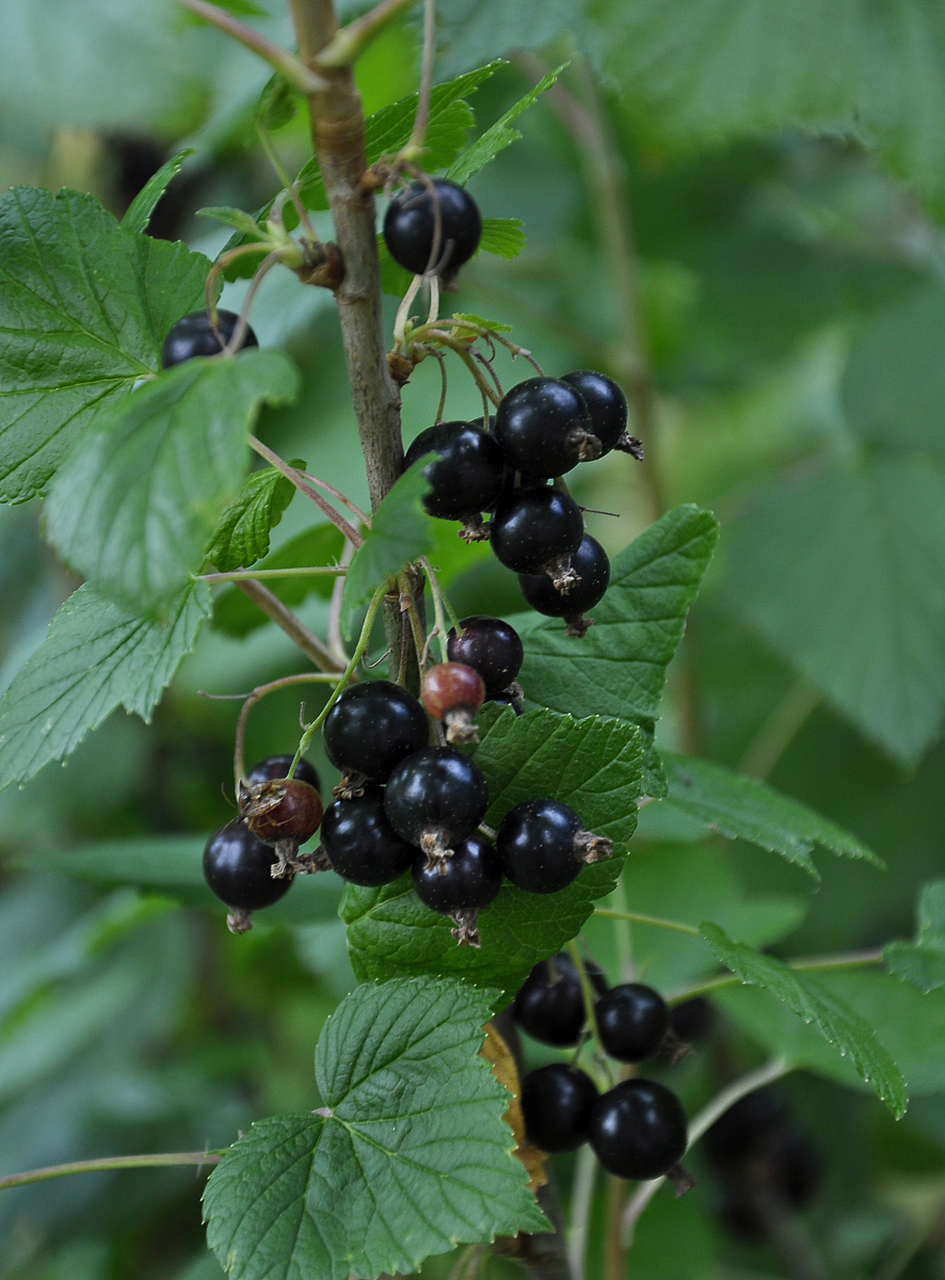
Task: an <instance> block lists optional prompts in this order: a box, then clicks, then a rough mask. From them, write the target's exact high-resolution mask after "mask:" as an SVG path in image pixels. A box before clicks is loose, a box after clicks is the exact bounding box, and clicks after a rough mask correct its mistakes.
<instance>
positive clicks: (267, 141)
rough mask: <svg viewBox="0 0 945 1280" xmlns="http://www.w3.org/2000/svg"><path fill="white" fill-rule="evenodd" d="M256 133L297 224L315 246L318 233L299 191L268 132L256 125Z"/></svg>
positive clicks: (260, 125) (317, 241)
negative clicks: (293, 212)
mask: <svg viewBox="0 0 945 1280" xmlns="http://www.w3.org/2000/svg"><path fill="white" fill-rule="evenodd" d="M256 132H257V133H258V134H259V141H260V142H261V143H262V149H263V151H265V153H266V155H267V157H268V158H269V163H270V164H271V165H272V167H273V169H275V171H276V177H277V178H278V179H279V181H280V182H281V183H282V185H283V187H284V188H285V190H286V192H287V194H288V197H289V199H290V200H291V201H292V205H293V207H294V209H295V212H296V213H297V214H298V217H299V222H300V223H301V225H302V226H303V227H304V228H305V231H306V233H307V234H308V238H309V240H312V241H314V243H315V244H320V243H321V241H320V239H319V235H318V232H317V231H316V230H315V228H314V227H313V226H312V220H311V218H310V217H309V216H308V210H307V209H306V207H305V205H304V204H303V203H302V201H301V198H300V197H299V189H298V187H297V186H296V184H295V182H294V181H293V179H292V178H290V176H289V173H288V170H287V169H286V167H285V165H284V164H283V163H282V161H281V160H280V159H279V153H278V151H277V150H276V147H275V143H274V142H273V141H272V138H270V136H269V130H268V129H266V128H265V127H264V126H263V125H262V124H257V126H256Z"/></svg>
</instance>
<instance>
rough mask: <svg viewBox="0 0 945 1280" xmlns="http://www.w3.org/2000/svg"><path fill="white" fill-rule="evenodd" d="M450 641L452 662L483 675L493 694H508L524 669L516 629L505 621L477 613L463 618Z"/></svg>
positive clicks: (522, 652) (522, 654)
mask: <svg viewBox="0 0 945 1280" xmlns="http://www.w3.org/2000/svg"><path fill="white" fill-rule="evenodd" d="M460 626H461V627H462V635H460V634H458V633H457V631H456V628H455V627H454V628H453V629H452V630H451V631H450V633H449V636H448V637H447V640H446V652H447V654H448V656H449V660H450V662H462V663H464V664H465V665H466V666H467V667H472V669H473V670H474V671H478V672H479V674H480V675H481V676H482V679H483V683H484V684H485V686H486V692H487V694H489V695H492V694H494V693H504V692H505V690H506V689H508V687H509V685H511V684H512V682H513V681H514V680H515V679H516V677H517V676H518V673H519V672H520V671H521V669H522V663H523V661H524V659H525V650H524V648H523V647H522V640H521V637H520V636H519V634H518V632H517V631H516V630H515V628H514V627H512V626H510V625H509V624H508V623H507V622H503V620H502V619H501V618H490V617H488V616H487V615H486V614H481V613H476V614H473V615H472V616H471V617H469V618H463V620H462V622H461V623H460Z"/></svg>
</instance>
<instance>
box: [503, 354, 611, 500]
mask: <svg viewBox="0 0 945 1280" xmlns="http://www.w3.org/2000/svg"><path fill="white" fill-rule="evenodd" d="M495 437H496V440H498V442H499V444H500V445H501V446H502V452H503V453H504V454H505V457H506V460H507V461H508V464H509V466H510V467H511V468H512V469H513V470H515V471H522V472H525V473H526V474H528V475H532V476H541V477H543V478H545V479H548V480H550V479H552V478H553V477H554V476H561V475H564V473H565V472H566V471H570V470H571V469H572V467H576V466H577V464H578V463H579V462H593V461H594V459H595V458H599V457H600V456H601V453H602V452H603V447H602V445H601V442H600V440H598V438H597V436H596V435H595V434H594V430H593V427H592V424H591V418H590V415H589V414H588V411H587V406H586V405H585V403H584V400H583V398H582V396H581V394H580V392H579V391H578V390H577V389H576V388H575V387H573V386H571V385H569V383H567V382H565V381H563V380H562V379H560V378H528V379H527V380H526V381H525V382H520V383H519V384H518V386H515V387H513V388H512V389H511V391H509V392H508V393H507V394H506V395H505V396H503V398H502V400H501V401H500V402H499V406H498V408H497V409H496V412H495Z"/></svg>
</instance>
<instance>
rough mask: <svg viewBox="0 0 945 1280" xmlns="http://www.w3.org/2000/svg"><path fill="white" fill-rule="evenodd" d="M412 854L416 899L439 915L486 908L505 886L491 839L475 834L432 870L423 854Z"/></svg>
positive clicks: (462, 842) (414, 851)
mask: <svg viewBox="0 0 945 1280" xmlns="http://www.w3.org/2000/svg"><path fill="white" fill-rule="evenodd" d="M413 853H414V855H415V857H414V864H413V887H414V889H416V891H417V897H418V898H419V899H420V901H421V902H422V903H423V904H424V905H425V906H427V907H429V908H430V909H431V910H432V911H438V912H439V913H440V915H449V913H450V912H451V911H468V910H473V909H475V908H478V907H487V906H488V905H489V903H490V902H492V901H494V899H495V897H496V895H497V894H498V892H499V889H500V888H501V887H502V868H501V867H500V866H499V855H498V854H497V853H496V851H495V849H494V848H493V847H492V845H491V844H490V843H489V841H488V840H485V839H484V838H483V837H482V836H481V835H479V834H477V833H475V832H474V833H473V835H471V836H467V837H466V839H465V840H463V841H461V842H460V843H459V844H457V845H456V847H455V848H454V850H453V856H452V857H451V858H444V859H443V860H442V862H441V863H439V864H438V865H437V866H434V867H430V868H429V869H428V868H427V865H426V858H425V857H424V855H423V854H422V853H420V854H418V853H417V852H416V850H413ZM441 867H442V871H441V870H440V868H441Z"/></svg>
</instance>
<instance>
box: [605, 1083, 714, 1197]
mask: <svg viewBox="0 0 945 1280" xmlns="http://www.w3.org/2000/svg"><path fill="white" fill-rule="evenodd" d="M588 1138H589V1140H590V1144H591V1146H592V1147H593V1148H594V1152H595V1154H596V1156H597V1158H598V1160H599V1161H600V1162H601V1164H602V1165H603V1166H604V1168H605V1169H606V1170H607V1172H608V1173H612V1174H614V1175H616V1177H618V1178H640V1179H649V1178H659V1177H662V1175H663V1174H669V1175H670V1176H673V1171H674V1170H676V1166H678V1164H679V1161H680V1160H681V1159H682V1157H683V1154H684V1153H685V1150H686V1146H687V1142H688V1136H687V1122H686V1113H685V1111H684V1110H683V1107H682V1103H681V1102H680V1101H679V1099H678V1098H677V1097H676V1095H675V1093H673V1092H672V1090H670V1089H667V1088H666V1086H665V1085H662V1084H657V1083H656V1082H655V1081H654V1080H643V1079H641V1078H639V1077H638V1078H637V1079H635V1080H624V1081H622V1082H621V1083H620V1084H618V1085H615V1086H614V1088H613V1089H610V1090H609V1091H608V1092H607V1093H604V1094H601V1096H600V1098H599V1099H598V1100H597V1102H595V1103H594V1105H593V1107H592V1108H591V1114H590V1117H589V1120H588ZM686 1176H687V1175H685V1173H684V1171H683V1170H681V1169H680V1170H678V1171H677V1172H676V1176H675V1177H674V1181H677V1179H678V1184H681V1183H682V1182H683V1180H684V1178H685V1177H686ZM690 1185H691V1182H690Z"/></svg>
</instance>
